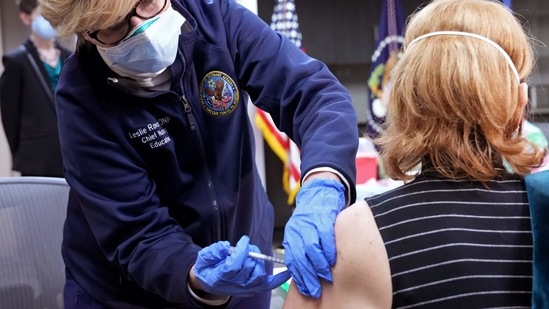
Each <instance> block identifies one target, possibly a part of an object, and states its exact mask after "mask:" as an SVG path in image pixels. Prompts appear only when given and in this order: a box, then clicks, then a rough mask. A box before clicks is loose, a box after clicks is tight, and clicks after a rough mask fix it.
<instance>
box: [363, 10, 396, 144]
mask: <svg viewBox="0 0 549 309" xmlns="http://www.w3.org/2000/svg"><path fill="white" fill-rule="evenodd" d="M404 23H405V18H404V13H403V12H402V6H401V4H400V0H383V1H382V4H381V17H380V19H379V26H378V34H377V38H376V42H375V47H376V49H375V51H374V53H373V55H372V65H371V68H370V76H369V78H368V108H367V109H366V129H367V132H368V135H369V136H370V137H371V138H375V137H377V136H379V134H380V133H381V132H382V130H383V123H384V121H385V115H386V113H387V108H386V106H387V105H386V103H385V99H386V97H384V96H383V93H384V92H385V94H387V93H388V92H389V90H390V89H391V81H390V79H389V76H390V73H391V70H392V68H393V66H394V65H395V63H396V61H397V60H398V56H399V53H400V52H401V47H402V44H403V43H404V36H403V29H404Z"/></svg>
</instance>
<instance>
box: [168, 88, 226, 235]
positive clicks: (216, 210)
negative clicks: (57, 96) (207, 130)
mask: <svg viewBox="0 0 549 309" xmlns="http://www.w3.org/2000/svg"><path fill="white" fill-rule="evenodd" d="M179 83H180V84H179V86H180V88H181V93H183V94H182V95H181V97H180V101H181V103H182V104H183V110H184V111H185V114H186V115H187V119H189V125H190V131H191V132H193V131H194V132H196V136H197V138H198V144H199V145H200V151H201V155H202V158H206V150H205V149H204V143H203V138H202V134H201V133H200V130H197V128H196V126H197V122H196V119H195V118H194V116H193V113H192V109H191V105H190V104H189V101H188V100H187V97H186V96H185V94H184V93H185V91H184V89H183V81H182V79H180V81H179ZM204 173H205V175H206V180H207V183H208V192H209V195H210V200H211V201H212V206H213V209H214V214H215V222H216V225H215V226H214V227H212V228H213V229H214V234H215V237H216V239H215V241H219V240H222V239H223V238H222V237H225V235H224V233H221V231H222V230H223V229H222V227H221V210H220V209H219V202H218V201H217V197H216V194H215V190H214V183H213V180H212V176H211V173H210V171H209V168H208V166H207V164H206V159H204Z"/></svg>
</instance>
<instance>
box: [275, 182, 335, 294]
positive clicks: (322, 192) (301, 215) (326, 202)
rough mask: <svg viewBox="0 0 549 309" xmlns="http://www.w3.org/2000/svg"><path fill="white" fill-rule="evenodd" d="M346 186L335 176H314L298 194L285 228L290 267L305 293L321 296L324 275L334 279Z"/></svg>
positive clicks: (328, 278) (295, 280) (326, 278)
mask: <svg viewBox="0 0 549 309" xmlns="http://www.w3.org/2000/svg"><path fill="white" fill-rule="evenodd" d="M344 191H345V187H344V186H343V184H341V182H339V181H337V180H333V179H312V180H310V181H308V182H307V183H305V184H304V185H303V187H302V188H301V189H300V190H299V192H298V194H297V197H296V208H295V210H294V213H293V214H292V216H291V217H290V219H289V220H288V223H287V224H286V227H285V229H284V241H283V242H282V245H283V246H284V249H285V262H286V266H287V267H288V269H289V270H290V272H291V273H292V281H293V282H295V283H296V285H297V288H298V289H299V291H300V292H301V294H303V295H306V296H312V297H313V298H319V297H320V293H321V285H320V279H319V277H320V278H323V279H325V280H327V281H329V282H332V272H331V266H333V265H334V264H335V261H336V248H335V235H334V224H335V219H336V216H337V214H338V213H339V212H340V211H341V210H342V209H343V208H344V207H345V193H344Z"/></svg>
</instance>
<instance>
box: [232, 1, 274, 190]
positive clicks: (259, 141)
mask: <svg viewBox="0 0 549 309" xmlns="http://www.w3.org/2000/svg"><path fill="white" fill-rule="evenodd" d="M236 2H237V3H239V4H241V5H242V6H244V7H245V8H247V9H248V10H250V11H252V12H253V13H255V14H256V15H257V0H237V1H236ZM256 114H257V107H255V105H253V104H252V102H248V117H249V118H250V122H251V123H252V129H253V133H254V139H255V163H256V165H257V170H258V172H259V177H261V183H262V184H263V188H265V189H267V180H266V177H267V176H266V172H265V148H264V144H263V135H262V134H261V131H260V130H259V127H258V126H257V125H256V124H255V121H254V119H255V116H256Z"/></svg>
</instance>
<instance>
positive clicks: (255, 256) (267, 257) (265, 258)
mask: <svg viewBox="0 0 549 309" xmlns="http://www.w3.org/2000/svg"><path fill="white" fill-rule="evenodd" d="M234 250H235V247H232V246H231V247H230V248H229V254H231V252H233V251H234ZM248 256H249V257H251V258H252V259H257V260H263V261H266V262H272V263H277V264H282V265H285V263H284V259H282V258H277V257H274V256H270V255H266V254H263V253H259V252H252V251H250V252H248Z"/></svg>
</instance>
